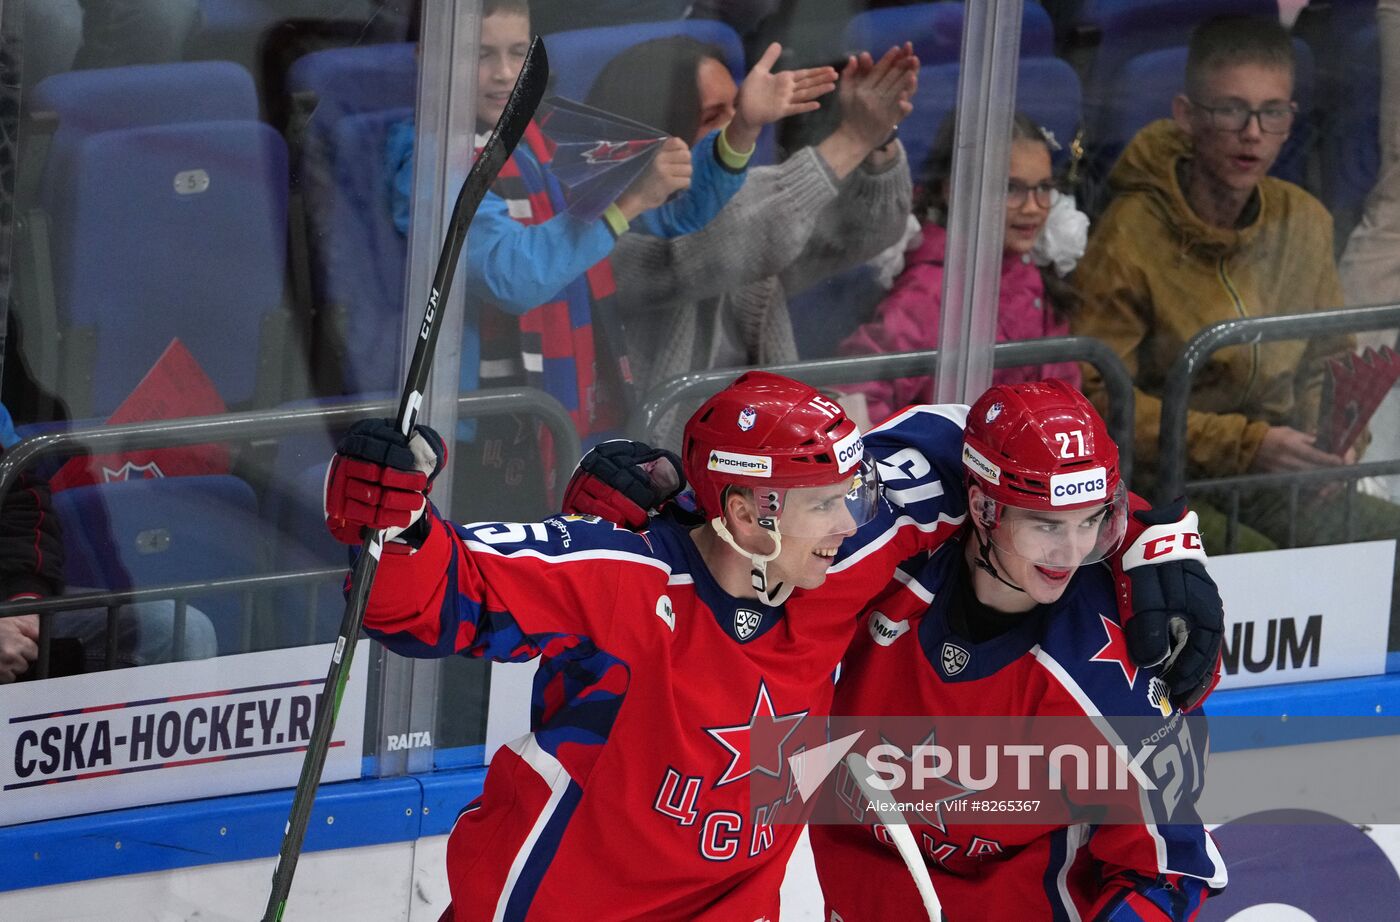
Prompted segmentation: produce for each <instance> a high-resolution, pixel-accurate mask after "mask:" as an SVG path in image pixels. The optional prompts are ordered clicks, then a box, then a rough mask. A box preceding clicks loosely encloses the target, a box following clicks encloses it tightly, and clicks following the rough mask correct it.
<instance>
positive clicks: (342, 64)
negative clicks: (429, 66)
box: [287, 42, 553, 137]
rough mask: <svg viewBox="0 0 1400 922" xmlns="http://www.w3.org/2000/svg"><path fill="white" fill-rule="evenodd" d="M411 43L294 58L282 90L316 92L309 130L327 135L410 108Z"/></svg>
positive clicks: (413, 79)
mask: <svg viewBox="0 0 1400 922" xmlns="http://www.w3.org/2000/svg"><path fill="white" fill-rule="evenodd" d="M414 47H415V46H414V44H413V43H412V42H394V43H390V44H385V45H360V46H356V47H353V48H330V49H327V50H325V51H314V52H312V53H311V54H307V55H303V56H302V57H300V58H297V59H296V61H295V62H293V64H292V66H291V68H290V69H289V70H288V71H287V88H288V90H290V91H291V92H292V93H294V94H295V93H312V94H315V99H314V102H315V109H314V111H313V112H312V114H311V118H310V119H309V121H308V122H307V126H306V127H307V131H308V133H310V134H313V135H316V136H320V137H326V136H328V135H329V133H330V131H331V130H332V129H333V128H334V127H335V124H336V122H338V121H340V119H342V118H344V117H346V116H347V115H355V114H357V113H361V112H378V111H381V110H384V109H398V108H402V107H404V106H412V105H413V100H414V95H415V93H416V92H417V86H418V59H417V57H416V56H415V54H414V50H413V49H414ZM550 51H551V52H552V51H553V49H552V48H551V49H550ZM551 57H552V55H551Z"/></svg>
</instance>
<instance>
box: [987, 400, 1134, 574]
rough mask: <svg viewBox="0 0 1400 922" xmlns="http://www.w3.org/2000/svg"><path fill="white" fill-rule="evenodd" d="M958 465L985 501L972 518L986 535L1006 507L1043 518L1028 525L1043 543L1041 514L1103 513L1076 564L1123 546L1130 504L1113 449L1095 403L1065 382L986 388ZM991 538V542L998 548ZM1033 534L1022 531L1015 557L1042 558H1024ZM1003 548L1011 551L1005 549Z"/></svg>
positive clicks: (1046, 532)
mask: <svg viewBox="0 0 1400 922" xmlns="http://www.w3.org/2000/svg"><path fill="white" fill-rule="evenodd" d="M962 460H963V466H964V467H965V468H966V469H967V473H968V483H969V486H977V487H979V488H980V490H981V493H982V495H983V501H982V502H981V503H980V504H977V508H974V509H973V513H974V514H975V515H976V516H977V517H978V519H979V520H980V521H981V523H982V524H983V525H984V526H985V527H987V528H988V529H995V528H997V526H998V525H1000V524H1001V523H1002V519H1003V515H1002V514H1003V512H1004V511H1005V510H1006V509H1008V508H1010V509H1020V510H1030V511H1033V512H1036V513H1041V514H1042V515H1041V516H1039V517H1032V519H1031V521H1033V522H1038V523H1040V524H1038V525H1036V526H1035V527H1036V529H1037V530H1036V534H1038V535H1040V536H1047V535H1049V534H1050V531H1051V528H1050V527H1049V526H1048V525H1046V524H1044V523H1045V521H1046V519H1045V515H1052V516H1053V514H1055V513H1060V512H1070V511H1074V510H1080V509H1090V508H1095V507H1100V506H1102V507H1104V509H1105V514H1104V516H1103V518H1102V520H1100V521H1099V522H1098V524H1097V529H1098V541H1097V542H1096V544H1097V546H1096V547H1095V549H1094V550H1093V551H1092V552H1090V553H1089V554H1088V556H1087V557H1085V558H1084V559H1082V560H1079V561H1077V562H1078V563H1090V562H1092V561H1093V560H1101V559H1103V557H1105V556H1107V555H1108V554H1110V553H1112V552H1113V550H1114V549H1115V548H1116V547H1117V546H1118V544H1119V543H1120V542H1121V541H1122V538H1123V532H1124V529H1125V527H1126V522H1127V502H1126V499H1127V497H1126V492H1125V487H1124V485H1123V483H1122V481H1121V478H1120V477H1119V473H1118V446H1117V445H1116V444H1114V442H1113V439H1112V438H1110V437H1109V434H1108V427H1107V426H1106V425H1105V424H1104V421H1103V418H1102V417H1100V416H1099V414H1098V411H1097V410H1095V409H1094V406H1093V404H1091V403H1090V402H1089V401H1088V399H1087V398H1086V397H1085V396H1084V395H1083V394H1081V393H1079V392H1078V391H1077V390H1075V389H1074V388H1072V387H1070V386H1069V385H1068V384H1066V383H1065V382H1064V381H1060V380H1048V381H1037V382H1033V383H1028V384H1016V385H997V386H995V387H992V388H991V389H989V390H988V391H987V392H986V393H984V394H983V395H982V396H981V397H979V398H978V399H977V402H976V403H974V404H973V405H972V409H971V410H970V411H969V412H968V418H967V427H966V429H965V430H964V433H963V451H962ZM1023 520H1024V517H1018V521H1023ZM993 534H994V536H993V542H994V543H996V544H998V546H1002V545H1003V541H999V540H997V536H996V534H995V532H994V533H993ZM1031 534H1032V533H1031V531H1030V529H1029V528H1027V529H1025V533H1024V534H1023V535H1021V536H1020V537H1021V538H1022V539H1023V540H1019V541H1017V548H1016V549H1014V550H1015V552H1016V553H1020V554H1021V555H1022V556H1027V557H1032V558H1034V557H1038V556H1041V553H1046V552H1045V551H1044V550H1043V548H1040V545H1039V544H1038V545H1037V547H1038V548H1039V550H1038V551H1037V552H1035V553H1027V546H1028V544H1030V542H1031ZM1001 537H1002V539H1003V540H1005V539H1010V538H1011V535H1009V534H1007V535H1002V536H1001ZM1044 543H1045V539H1044V538H1042V539H1041V541H1040V544H1044ZM1004 549H1005V550H1013V548H1012V547H1010V546H1009V545H1008V546H1006V547H1004Z"/></svg>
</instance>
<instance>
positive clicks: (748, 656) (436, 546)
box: [365, 407, 966, 922]
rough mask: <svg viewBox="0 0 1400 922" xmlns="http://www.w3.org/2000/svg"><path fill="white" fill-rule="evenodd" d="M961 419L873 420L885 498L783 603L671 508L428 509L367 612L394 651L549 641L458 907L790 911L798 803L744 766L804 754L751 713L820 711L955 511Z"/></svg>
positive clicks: (465, 848) (486, 811)
mask: <svg viewBox="0 0 1400 922" xmlns="http://www.w3.org/2000/svg"><path fill="white" fill-rule="evenodd" d="M965 415H966V408H965V407H941V408H933V407H922V408H915V409H913V410H911V411H909V412H906V413H905V414H903V415H902V416H900V417H898V418H896V419H894V420H891V421H890V422H889V423H887V424H886V425H885V426H883V427H881V428H880V429H878V430H876V431H874V432H872V433H870V434H868V435H867V436H866V439H865V442H866V446H867V449H868V450H869V451H870V453H871V454H872V456H873V457H875V458H876V459H877V461H878V465H879V469H880V473H881V476H882V479H883V480H884V483H885V488H884V501H883V502H882V503H881V504H880V511H879V512H878V514H877V515H876V517H875V518H874V519H872V521H870V522H868V523H866V525H864V526H862V527H861V528H860V529H859V531H858V532H857V533H856V535H854V536H853V537H852V538H850V539H848V540H847V541H846V542H845V543H844V544H843V545H842V546H841V549H840V551H839V553H838V555H837V557H836V561H835V563H833V565H832V567H831V568H830V570H829V571H828V577H827V581H826V583H825V584H824V585H823V586H822V587H821V588H819V589H817V590H813V591H810V592H802V591H799V592H796V593H794V594H793V596H792V597H791V598H790V599H789V600H788V602H787V603H786V604H785V605H783V606H779V607H769V606H766V605H763V604H761V603H760V602H758V601H757V600H755V599H751V598H736V597H734V596H730V595H728V594H727V593H726V592H724V591H723V590H722V589H721V588H720V587H719V585H718V584H717V583H716V582H715V581H714V580H713V578H712V577H711V576H710V574H709V572H708V570H707V569H706V567H705V565H704V563H703V561H702V559H701V557H700V554H699V552H698V551H697V549H696V548H695V545H694V544H693V542H692V541H691V539H690V535H689V532H688V531H687V530H686V529H685V528H684V527H682V526H680V525H677V524H675V523H673V522H670V521H668V520H658V521H657V522H656V524H655V525H654V526H653V527H652V528H651V529H650V530H649V531H648V532H646V533H643V534H633V533H631V532H628V531H625V530H623V529H621V528H618V527H616V526H613V525H611V524H610V523H607V522H602V521H600V520H598V519H596V518H594V517H591V516H560V517H556V518H552V519H549V520H547V521H545V522H539V523H529V524H480V523H478V524H473V525H468V526H457V525H451V524H449V523H446V522H444V521H442V520H440V519H434V520H433V521H432V528H431V534H430V535H429V537H428V539H427V540H426V541H425V543H424V544H423V546H422V548H421V549H420V550H419V551H418V552H417V553H415V554H413V555H411V556H404V555H386V556H385V557H384V559H383V560H382V561H381V563H380V566H379V573H378V577H377V579H376V580H375V583H374V588H373V593H372V594H371V596H370V600H369V607H368V611H367V613H366V618H365V626H366V628H367V630H368V631H369V633H370V634H371V635H372V636H374V637H376V638H377V639H379V640H380V641H382V642H383V643H385V644H386V645H387V646H388V647H390V648H391V649H393V650H395V651H397V652H400V653H403V654H405V655H409V656H447V655H452V654H457V653H460V654H467V655H474V656H486V657H490V658H492V659H495V660H501V661H523V660H528V659H532V658H535V657H538V658H539V659H540V666H539V671H538V673H537V674H536V678H535V684H534V699H533V706H532V713H531V728H532V732H531V733H530V734H528V735H527V736H525V737H523V738H521V739H519V740H516V741H515V742H513V743H511V744H509V745H508V746H507V747H504V748H503V749H502V750H501V751H500V752H499V753H497V755H496V756H495V758H494V760H493V761H492V763H491V766H490V769H489V770H488V772H487V776H486V782H485V787H484V791H483V793H482V796H481V798H480V799H478V800H477V801H476V802H474V803H473V804H472V805H470V806H469V807H468V808H467V810H466V811H464V813H463V814H462V816H461V817H460V818H459V820H458V822H457V824H456V826H455V827H454V829H453V831H452V834H451V837H450V839H449V843H448V856H447V862H448V878H449V883H450V886H451V890H452V895H453V906H454V911H455V919H456V920H458V922H467V920H496V919H501V920H524V919H529V920H540V919H566V918H567V919H589V920H610V919H643V918H644V919H649V920H666V919H676V920H681V919H685V920H693V919H715V920H720V919H723V920H725V922H730V920H740V922H750V920H759V919H769V920H772V922H776V920H777V918H778V891H779V886H780V884H781V883H782V879H783V875H784V872H785V869H786V865H787V860H788V857H789V855H790V854H791V851H792V848H793V846H794V844H795V843H796V840H797V837H798V834H799V833H800V831H801V827H800V825H794V824H793V821H794V817H796V818H797V819H798V820H799V822H800V814H799V813H798V811H800V810H802V809H803V808H802V807H801V803H800V801H795V802H786V801H780V802H775V803H769V804H757V805H752V804H751V802H750V801H751V797H750V789H749V784H748V783H746V782H747V780H748V776H749V774H750V772H752V771H757V772H762V773H764V774H766V775H770V776H772V777H774V778H781V777H782V775H783V773H784V772H787V771H789V769H788V767H787V755H788V753H785V752H783V751H782V750H783V746H782V744H781V743H779V744H778V745H776V746H772V747H766V746H764V745H762V744H758V743H755V745H753V746H751V729H752V727H753V726H754V723H755V720H756V719H758V718H768V717H772V718H773V720H774V724H776V725H777V726H780V727H782V726H787V725H788V724H789V723H791V725H792V726H793V727H794V728H795V727H796V725H797V723H798V722H800V721H801V720H802V719H803V718H805V717H807V716H809V715H824V714H826V713H827V712H828V709H829V706H830V701H831V693H832V683H831V677H832V674H833V672H834V670H835V668H836V666H837V664H838V663H839V661H840V659H841V657H842V655H843V654H844V653H845V651H846V647H847V645H848V644H849V643H850V640H851V637H852V635H853V633H854V631H855V628H856V625H857V621H856V615H857V614H858V613H859V612H860V610H861V609H862V608H863V607H864V605H865V603H866V602H867V601H869V600H870V598H871V597H872V596H874V595H875V593H876V592H877V591H879V590H880V588H881V587H883V586H884V585H885V584H886V582H887V581H888V578H889V574H890V573H891V572H893V570H894V568H895V566H896V565H897V564H898V563H899V562H900V561H902V560H905V559H907V558H908V557H909V556H910V555H911V554H913V553H915V552H917V551H918V550H919V549H921V548H929V547H935V546H937V545H938V544H940V543H942V541H944V540H945V539H946V538H947V537H949V536H950V535H951V534H953V533H955V532H956V531H957V529H958V528H959V527H960V525H961V523H962V521H963V519H964V518H965V512H966V500H965V496H964V491H963V490H962V488H961V484H962V473H961V469H960V468H959V466H958V464H959V462H958V446H960V444H961V440H962V423H963V421H964V419H965ZM430 514H431V513H430ZM774 724H769V725H768V726H773V725H774ZM767 749H771V751H764V750H767Z"/></svg>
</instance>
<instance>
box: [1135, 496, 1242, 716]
mask: <svg viewBox="0 0 1400 922" xmlns="http://www.w3.org/2000/svg"><path fill="white" fill-rule="evenodd" d="M1139 504H1140V505H1139ZM1133 505H1134V507H1135V508H1134V509H1133V511H1132V515H1131V516H1129V517H1128V534H1127V537H1126V538H1125V540H1124V547H1123V553H1122V555H1121V556H1119V557H1115V558H1114V571H1115V572H1114V575H1115V577H1116V579H1117V582H1118V608H1119V616H1120V617H1121V618H1122V620H1123V633H1124V634H1125V635H1126V637H1127V641H1128V652H1129V653H1130V654H1131V655H1132V657H1133V659H1134V660H1135V661H1136V662H1137V663H1138V665H1140V666H1157V665H1161V666H1162V667H1163V670H1164V671H1163V673H1162V678H1163V679H1164V680H1165V681H1166V683H1167V687H1168V688H1169V689H1170V690H1171V696H1172V703H1173V704H1175V705H1176V706H1177V707H1179V708H1181V709H1182V710H1186V711H1189V710H1191V709H1192V708H1194V707H1195V706H1196V705H1197V704H1199V703H1200V702H1201V701H1202V700H1203V699H1204V698H1205V697H1206V695H1208V694H1210V691H1211V689H1213V688H1215V685H1216V683H1217V682H1219V681H1220V649H1221V642H1222V640H1223V639H1224V631H1225V607H1224V605H1223V604H1222V603H1221V601H1220V591H1219V590H1218V589H1217V588H1216V586H1215V581H1214V580H1212V579H1211V578H1210V574H1208V573H1207V572H1206V567H1205V561H1206V552H1205V548H1204V547H1202V545H1201V535H1200V526H1199V525H1198V524H1197V521H1196V513H1194V512H1187V511H1186V501H1185V500H1184V499H1179V500H1177V501H1176V502H1174V503H1170V504H1168V505H1166V506H1162V507H1160V508H1155V509H1150V508H1147V504H1146V502H1145V501H1143V500H1141V499H1140V498H1138V497H1133Z"/></svg>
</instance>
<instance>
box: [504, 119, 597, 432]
mask: <svg viewBox="0 0 1400 922" xmlns="http://www.w3.org/2000/svg"><path fill="white" fill-rule="evenodd" d="M523 144H524V145H525V147H526V149H528V150H529V152H530V154H532V155H533V161H532V159H531V158H530V157H528V156H521V154H520V151H519V149H518V148H517V151H516V153H514V154H512V155H511V158H510V160H508V161H507V162H506V165H505V167H504V168H503V169H502V170H501V173H500V176H499V177H498V178H497V179H496V182H495V183H494V184H492V186H491V191H492V192H494V193H496V194H497V195H499V196H501V198H503V199H505V200H506V203H507V204H508V205H509V206H510V213H511V215H512V216H514V217H515V219H516V220H517V221H519V222H520V223H521V224H525V225H535V224H543V223H545V222H546V221H548V220H550V219H551V218H553V217H554V216H555V215H556V214H560V213H562V212H563V211H564V209H565V208H566V207H567V202H566V201H565V198H564V190H563V188H562V187H561V186H560V184H559V182H558V180H556V179H555V178H554V176H553V174H551V173H550V172H549V163H550V160H551V159H552V156H553V151H554V145H553V143H552V142H550V141H549V140H548V139H547V138H546V137H545V136H544V134H543V133H542V132H541V131H540V129H539V127H538V126H537V125H536V124H535V123H534V122H531V123H530V125H529V127H528V128H526V129H525V137H524V138H523ZM477 153H480V150H479V149H478V151H477ZM615 290H616V286H615V284H614V282H613V274H612V265H611V264H610V263H609V262H608V260H607V259H601V260H599V261H598V262H597V263H595V264H594V265H593V266H592V268H590V269H588V271H586V272H585V273H584V274H583V275H581V276H579V277H578V278H576V279H574V280H573V281H571V282H569V284H568V285H566V286H564V289H563V292H562V294H561V297H560V299H559V300H557V301H550V302H548V303H546V304H542V305H540V306H539V307H536V308H534V309H532V310H530V311H528V312H526V313H525V314H520V315H514V314H511V313H509V312H507V311H504V310H502V309H501V308H500V307H498V306H497V305H495V304H493V303H490V302H484V303H483V304H482V305H481V317H480V331H481V374H480V380H481V386H482V387H492V386H497V387H500V386H508V385H511V384H527V385H530V386H533V387H538V388H541V389H543V390H544V391H546V392H547V393H549V394H551V395H552V396H554V397H555V398H556V399H557V400H558V401H559V402H560V403H562V404H563V405H564V408H565V409H566V410H568V411H569V415H570V416H571V417H572V418H573V421H574V427H575V429H577V430H578V434H579V437H580V438H582V439H584V440H585V442H589V441H593V440H591V439H589V438H588V437H589V436H590V435H594V434H597V433H600V432H606V431H609V430H616V429H618V428H620V427H621V424H622V413H621V400H620V399H619V396H620V395H619V394H618V393H616V391H617V388H616V385H615V383H614V382H613V380H612V376H611V375H604V376H602V377H601V379H600V376H599V375H598V368H599V362H598V355H597V347H596V345H595V340H594V336H593V318H594V316H595V315H598V314H599V312H601V311H605V310H607V306H606V305H604V304H603V302H604V301H605V300H606V299H608V298H610V297H611V296H612V294H613V292H614V291H615ZM600 380H601V383H602V387H600ZM600 390H605V391H607V393H600ZM546 454H550V452H548V451H546Z"/></svg>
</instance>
